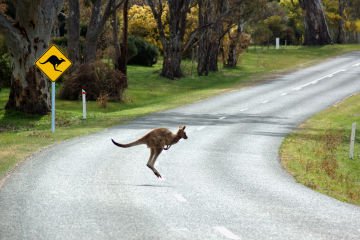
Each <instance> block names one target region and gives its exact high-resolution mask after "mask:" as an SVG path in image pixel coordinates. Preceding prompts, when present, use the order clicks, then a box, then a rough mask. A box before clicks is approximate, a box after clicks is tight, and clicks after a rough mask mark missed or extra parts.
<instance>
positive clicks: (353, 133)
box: [349, 122, 356, 159]
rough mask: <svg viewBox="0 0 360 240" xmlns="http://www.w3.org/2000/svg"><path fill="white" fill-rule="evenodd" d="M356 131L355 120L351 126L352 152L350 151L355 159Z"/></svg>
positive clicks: (350, 154)
mask: <svg viewBox="0 0 360 240" xmlns="http://www.w3.org/2000/svg"><path fill="white" fill-rule="evenodd" d="M355 132H356V123H355V122H354V123H353V124H352V126H351V137H350V153H349V157H350V159H354V147H355Z"/></svg>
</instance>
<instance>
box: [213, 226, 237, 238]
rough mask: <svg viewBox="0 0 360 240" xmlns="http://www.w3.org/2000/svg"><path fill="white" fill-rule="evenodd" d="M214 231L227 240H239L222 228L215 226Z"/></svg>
mask: <svg viewBox="0 0 360 240" xmlns="http://www.w3.org/2000/svg"><path fill="white" fill-rule="evenodd" d="M214 229H215V230H216V231H217V232H219V233H220V234H221V235H223V236H224V237H226V238H228V239H233V240H240V239H241V238H240V237H239V236H237V235H236V234H234V233H233V232H231V231H230V230H229V229H227V228H226V227H224V226H216V227H214Z"/></svg>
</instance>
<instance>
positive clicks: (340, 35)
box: [336, 0, 347, 43]
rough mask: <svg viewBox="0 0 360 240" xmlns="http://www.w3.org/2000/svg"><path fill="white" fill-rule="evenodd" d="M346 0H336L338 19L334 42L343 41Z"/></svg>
mask: <svg viewBox="0 0 360 240" xmlns="http://www.w3.org/2000/svg"><path fill="white" fill-rule="evenodd" d="M346 3H347V0H338V6H339V7H338V11H339V16H340V17H339V19H338V31H337V37H336V42H337V43H344V42H345V8H346Z"/></svg>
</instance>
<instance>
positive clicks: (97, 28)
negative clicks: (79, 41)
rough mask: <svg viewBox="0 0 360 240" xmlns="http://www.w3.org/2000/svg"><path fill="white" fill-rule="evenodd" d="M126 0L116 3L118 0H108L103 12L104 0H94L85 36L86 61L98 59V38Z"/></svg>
mask: <svg viewBox="0 0 360 240" xmlns="http://www.w3.org/2000/svg"><path fill="white" fill-rule="evenodd" d="M123 2H124V0H121V1H119V2H118V3H116V0H108V1H107V3H106V5H105V8H104V11H103V13H101V7H102V0H93V1H92V4H93V7H92V12H91V18H90V22H89V24H88V28H87V32H86V38H85V47H84V49H85V50H84V55H85V62H86V63H90V62H93V61H95V60H96V50H97V40H98V38H99V36H100V34H101V33H102V31H103V30H104V26H105V23H106V21H107V20H108V19H109V17H110V16H111V15H112V13H113V11H116V9H118V8H119V7H120V6H121V4H122V3H123Z"/></svg>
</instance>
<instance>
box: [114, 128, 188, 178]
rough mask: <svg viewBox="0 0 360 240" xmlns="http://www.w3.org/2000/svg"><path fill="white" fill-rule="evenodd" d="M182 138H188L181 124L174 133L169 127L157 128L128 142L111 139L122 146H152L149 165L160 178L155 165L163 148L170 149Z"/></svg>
mask: <svg viewBox="0 0 360 240" xmlns="http://www.w3.org/2000/svg"><path fill="white" fill-rule="evenodd" d="M181 138H183V139H187V138H188V137H187V136H186V133H185V126H180V127H179V130H178V131H177V133H176V134H174V133H172V132H171V131H170V130H169V129H167V128H156V129H154V130H152V131H150V132H149V133H147V134H145V136H143V137H142V138H140V139H138V140H136V141H134V142H131V143H128V144H121V143H117V142H115V141H114V140H113V139H111V141H112V142H113V143H114V144H115V145H116V146H118V147H122V148H128V147H133V146H136V145H140V144H146V145H147V147H148V148H150V158H149V161H148V162H147V166H148V168H150V169H151V170H152V171H153V173H154V174H155V175H156V176H157V177H158V178H162V177H161V175H160V173H159V172H158V171H157V170H156V169H155V167H154V165H155V161H156V159H157V158H158V156H159V155H160V153H161V152H162V151H163V150H169V149H170V147H171V146H172V145H174V144H175V143H177V142H178V141H179V140H180V139H181Z"/></svg>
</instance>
